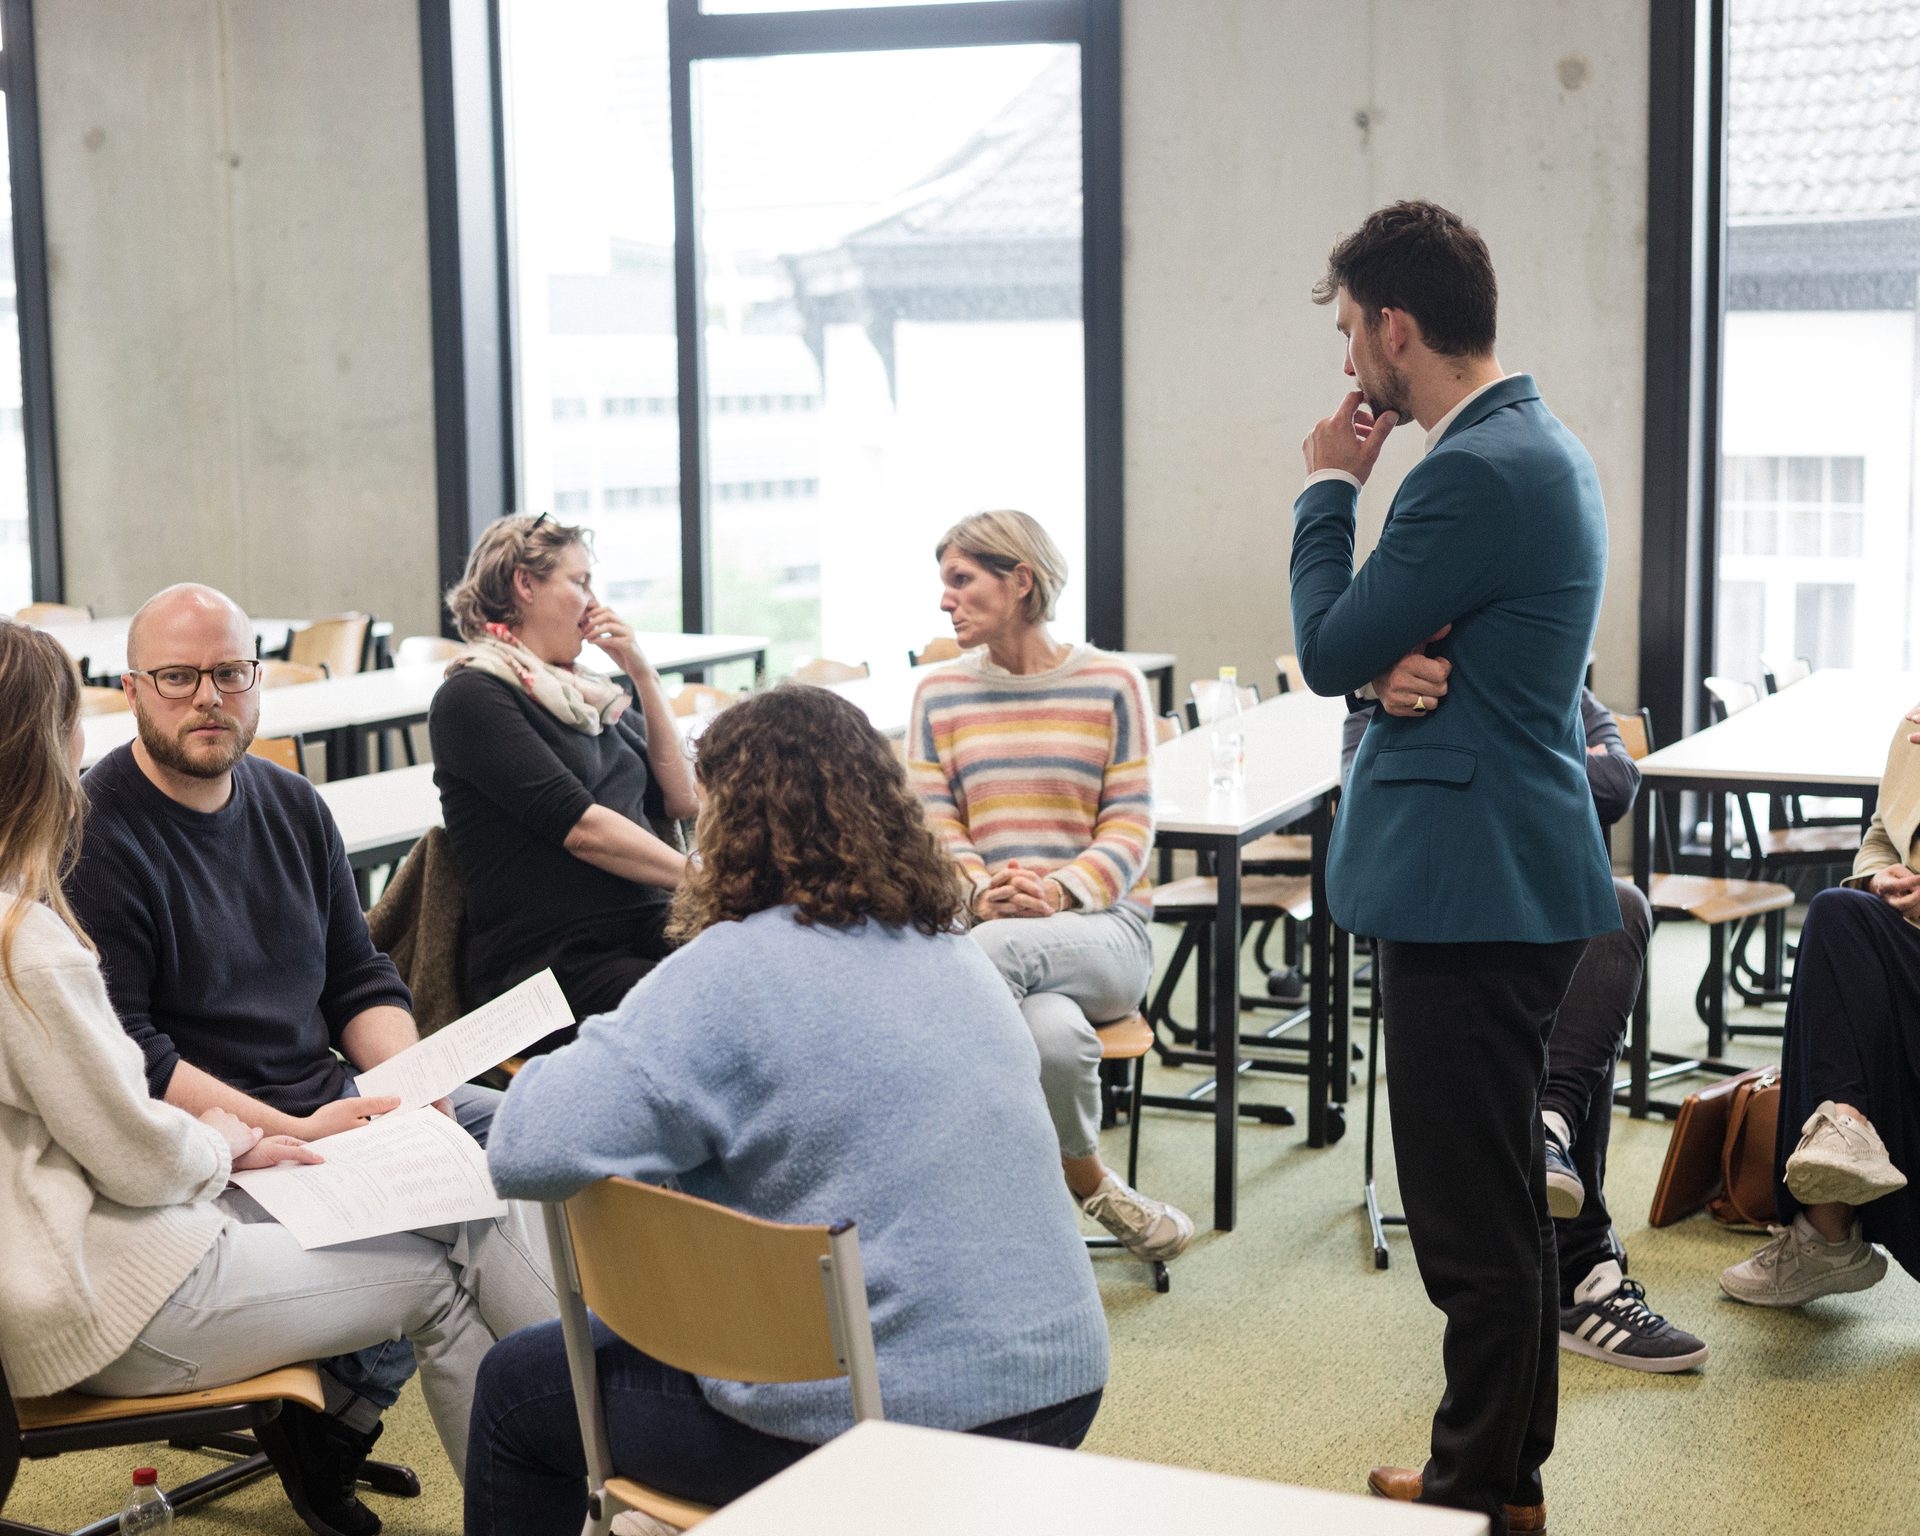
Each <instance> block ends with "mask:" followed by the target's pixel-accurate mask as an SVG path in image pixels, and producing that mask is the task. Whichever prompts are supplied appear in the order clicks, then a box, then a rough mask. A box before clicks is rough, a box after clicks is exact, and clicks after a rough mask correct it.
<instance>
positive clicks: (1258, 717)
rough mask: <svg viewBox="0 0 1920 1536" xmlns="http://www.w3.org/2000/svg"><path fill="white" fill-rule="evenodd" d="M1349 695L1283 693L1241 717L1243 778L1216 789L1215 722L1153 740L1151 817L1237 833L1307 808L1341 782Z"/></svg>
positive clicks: (1171, 826) (1163, 824)
mask: <svg viewBox="0 0 1920 1536" xmlns="http://www.w3.org/2000/svg"><path fill="white" fill-rule="evenodd" d="M1346 718H1347V706H1346V701H1345V700H1343V699H1323V698H1320V697H1319V696H1318V695H1316V694H1311V693H1283V694H1280V695H1279V696H1278V697H1276V698H1271V699H1266V700H1263V701H1262V702H1261V703H1259V704H1256V705H1254V707H1253V708H1252V709H1250V710H1248V711H1247V712H1246V713H1245V714H1243V715H1241V716H1240V717H1239V719H1240V730H1241V732H1242V733H1243V734H1244V735H1245V737H1246V761H1247V766H1246V785H1245V787H1244V788H1241V789H1233V790H1224V789H1215V788H1214V787H1213V786H1212V784H1211V783H1210V782H1209V781H1210V778H1211V775H1212V768H1213V763H1212V747H1213V744H1212V741H1211V740H1210V737H1211V735H1212V731H1211V728H1210V727H1208V726H1204V725H1203V726H1201V727H1200V729H1199V730H1197V731H1188V732H1187V733H1186V734H1184V735H1181V736H1176V737H1175V738H1174V739H1173V740H1172V741H1169V742H1164V743H1162V744H1161V745H1160V746H1158V747H1156V748H1154V753H1153V823H1154V827H1155V828H1156V830H1157V831H1159V832H1163V833H1164V832H1180V833H1189V834H1199V835H1207V834H1211V835H1215V836H1221V835H1227V834H1232V835H1235V836H1238V835H1240V834H1242V833H1244V832H1246V831H1247V830H1248V829H1249V828H1251V827H1258V826H1262V825H1265V824H1267V823H1269V822H1271V821H1273V819H1274V818H1275V817H1277V816H1284V815H1286V814H1287V813H1289V812H1291V811H1297V810H1301V809H1304V808H1305V807H1306V806H1307V805H1309V804H1311V803H1312V801H1313V800H1315V799H1316V798H1317V797H1318V796H1320V795H1323V794H1325V793H1326V792H1327V791H1328V790H1329V789H1332V788H1333V787H1334V786H1335V785H1336V784H1338V783H1339V782H1340V727H1341V722H1343V721H1344V720H1345V719H1346Z"/></svg>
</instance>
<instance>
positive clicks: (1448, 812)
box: [1293, 202, 1620, 1536]
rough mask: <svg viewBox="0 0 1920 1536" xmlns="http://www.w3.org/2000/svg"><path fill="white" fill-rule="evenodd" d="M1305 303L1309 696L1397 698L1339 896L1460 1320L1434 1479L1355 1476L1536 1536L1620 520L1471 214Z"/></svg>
mask: <svg viewBox="0 0 1920 1536" xmlns="http://www.w3.org/2000/svg"><path fill="white" fill-rule="evenodd" d="M1314 298H1315V300H1316V301H1317V302H1319V303H1323V304H1324V303H1328V302H1331V303H1333V305H1334V306H1335V311H1334V314H1335V322H1336V324H1337V326H1338V328H1339V331H1340V334H1341V335H1342V336H1343V337H1345V338H1346V346H1347V363H1346V371H1347V373H1348V374H1349V375H1350V376H1351V377H1352V378H1353V380H1354V381H1355V384H1356V385H1357V388H1356V389H1355V390H1354V391H1353V392H1352V393H1351V394H1349V395H1348V396H1347V397H1346V399H1344V400H1343V401H1342V402H1341V403H1340V405H1339V406H1338V407H1336V408H1335V410H1334V412H1333V414H1332V415H1331V416H1329V417H1328V418H1327V419H1326V420H1324V421H1322V422H1320V423H1319V424H1318V425H1317V426H1315V427H1314V429H1313V431H1312V432H1311V433H1309V434H1308V436H1307V439H1306V442H1305V443H1304V445H1303V448H1304V452H1305V455H1306V461H1307V471H1308V478H1307V485H1306V489H1305V490H1303V491H1302V492H1301V493H1300V497H1299V499H1298V500H1297V501H1296V502H1295V503H1294V535H1293V624H1294V639H1295V648H1296V649H1297V651H1298V652H1299V656H1300V664H1301V667H1302V669H1303V671H1304V672H1305V674H1306V679H1307V683H1308V686H1309V687H1311V688H1312V689H1313V690H1314V692H1316V693H1322V694H1338V693H1346V694H1355V693H1360V692H1362V691H1367V692H1369V693H1370V695H1371V696H1374V697H1377V698H1378V699H1379V703H1380V711H1379V713H1378V715H1377V716H1376V718H1375V719H1374V721H1373V723H1372V724H1371V725H1370V726H1369V727H1368V728H1367V733H1366V736H1365V737H1364V738H1363V739H1362V741H1361V744H1360V751H1359V755H1358V756H1357V757H1356V758H1355V760H1354V765H1353V776H1352V781H1351V785H1350V788H1349V790H1348V793H1347V797H1346V800H1345V803H1344V804H1343V805H1342V806H1341V808H1340V815H1339V817H1338V818H1337V821H1336V823H1335V826H1334V831H1333V844H1332V850H1331V863H1330V866H1329V870H1328V879H1327V893H1328V899H1329V903H1330V905H1331V907H1332V909H1333V916H1334V918H1335V920H1336V921H1338V922H1339V923H1340V925H1341V926H1342V927H1343V928H1345V929H1347V930H1348V931H1349V932H1352V933H1361V934H1366V935H1368V936H1370V937H1372V938H1374V939H1376V940H1378V941H1379V945H1380V948H1379V960H1380V968H1379V975H1380V981H1381V1002H1382V1006H1383V1008H1384V1010H1385V1015H1386V1045H1387V1061H1388V1064H1389V1068H1390V1071H1391V1082H1392V1103H1393V1140H1394V1152H1395V1160H1396V1164H1397V1166H1398V1169H1399V1176H1400V1187H1401V1193H1402V1195H1403V1197H1404V1199H1405V1202H1406V1209H1407V1227H1408V1231H1409V1233H1410V1234H1411V1236H1412V1239H1413V1250H1414V1258H1415V1260H1416V1262H1417V1263H1418V1264H1419V1266H1420V1276H1421V1279H1422V1281H1423V1282H1424V1283H1425V1285H1426V1288H1427V1295H1428V1297H1429V1298H1430V1299H1431V1300H1432V1301H1433V1303H1434V1305H1435V1306H1437V1307H1439V1308H1440V1309H1441V1311H1442V1312H1444V1313H1445V1314H1446V1319H1447V1326H1446V1338H1445V1344H1444V1346H1443V1353H1444V1357H1445V1364H1446V1373H1447V1390H1446V1393H1445V1395H1444V1396H1443V1397H1442V1398H1441V1401H1440V1406H1439V1409H1438V1410H1437V1411H1436V1413H1435V1415H1434V1420H1433V1438H1432V1446H1431V1452H1430V1456H1429V1459H1428V1461H1427V1464H1426V1467H1425V1469H1424V1471H1421V1472H1414V1471H1408V1470H1403V1469H1399V1468H1393V1467H1381V1468H1376V1469H1375V1471H1374V1472H1373V1473H1372V1475H1371V1476H1370V1477H1369V1479H1368V1482H1369V1484H1370V1486H1371V1487H1372V1488H1373V1490H1374V1491H1375V1492H1376V1493H1379V1494H1382V1495H1384V1496H1386V1497H1388V1498H1403V1499H1408V1498H1419V1499H1422V1500H1425V1501H1426V1502H1429V1503H1436V1504H1448V1505H1454V1506H1457V1507H1460V1508H1465V1509H1477V1510H1481V1511H1483V1512H1485V1513H1486V1514H1487V1515H1489V1516H1490V1517H1491V1519H1492V1521H1493V1528H1494V1531H1495V1536H1500V1533H1502V1532H1505V1531H1509V1530H1511V1531H1539V1530H1543V1529H1544V1528H1545V1524H1546V1503H1545V1494H1544V1492H1543V1490H1542V1486H1541V1480H1540V1469H1541V1465H1542V1463H1544V1462H1545V1461H1546V1459H1547V1456H1548V1455H1549V1453H1550V1452H1551V1451H1552V1449H1553V1429H1554V1416H1555V1409H1556V1399H1557V1394H1558V1388H1559V1376H1558V1358H1559V1357H1558V1340H1559V1326H1560V1304H1559V1286H1558V1280H1557V1271H1556V1266H1555V1262H1554V1248H1553V1223H1552V1219H1551V1217H1550V1216H1549V1214H1548V1211H1547V1192H1546V1168H1545V1149H1544V1143H1543V1140H1542V1128H1541V1121H1540V1103H1539V1092H1540V1084H1541V1080H1542V1077H1543V1076H1544V1073H1545V1063H1546V1042H1547V1037H1548V1035H1549V1033H1550V1032H1551V1031H1552V1028H1553V1021H1554V1015H1555V1013H1556V1012H1557V1011H1558V1009H1559V1006H1560V1000H1561V998H1562V997H1563V996H1564V995H1565V993H1566V989H1567V982H1568V980H1569V978H1570V977H1571V976H1572V974H1573V970H1574V967H1575V965H1576V964H1577V963H1578V962H1579V959H1580V955H1581V952H1582V951H1583V950H1584V949H1585V947H1586V942H1587V940H1588V939H1589V938H1590V937H1592V936H1593V935H1595V934H1598V933H1604V932H1608V931H1611V930H1613V929H1616V928H1618V927H1619V926H1620V909H1619V905H1618V903H1617V902H1616V900H1615V898H1614V893H1613V881H1612V874H1611V870H1610V868H1609V865H1608V860H1607V853H1606V847H1605V844H1604V842H1603V840H1602V837H1601V833H1600V822H1599V818H1598V816H1597V815H1596V814H1595V811H1594V808H1593V797H1592V796H1591V794H1590V793H1589V792H1588V789H1587V780H1586V772H1585V766H1584V761H1583V758H1584V752H1585V736H1584V734H1583V731H1582V728H1581V718H1580V686H1581V679H1582V675H1583V673H1584V671H1585V668H1586V659H1587V651H1588V647H1589V645H1590V644H1591V642H1592V639H1593V629H1594V622H1595V620H1596V618H1597V617H1598V614H1599V611H1600V593H1601V585H1602V582H1603V580H1604V578H1605V574H1606V556H1607V525H1606V511H1605V508H1604V507H1603V506H1602V504H1601V499H1600V483H1599V479H1598V476H1597V475H1596V474H1595V472H1594V467H1593V460H1592V459H1591V458H1590V457H1589V456H1588V454H1587V451H1586V450H1585V449H1584V448H1583V447H1581V445H1580V443H1579V441H1578V440H1577V439H1576V438H1575V437H1574V436H1573V434H1572V433H1570V432H1569V431H1568V430H1567V429H1566V428H1565V427H1564V426H1562V425H1561V424H1560V422H1559V421H1557V420H1556V419H1555V418H1554V416H1553V414H1552V413H1551V412H1549V411H1548V410H1547V408H1546V406H1545V405H1543V404H1542V403H1541V400H1540V393H1539V391H1538V390H1537V389H1536V388H1535V387H1534V383H1533V380H1532V379H1530V378H1528V377H1527V376H1526V375H1524V374H1515V375H1512V376H1508V375H1507V374H1505V373H1504V372H1503V371H1502V369H1501V367H1500V363H1499V360H1498V359H1497V358H1496V357H1495V356H1494V350H1493V346H1494V316H1495V308H1496V287H1495V283H1494V276H1493V263H1492V261H1491V259H1490V257H1489V256H1488V254H1487V247H1486V244H1485V242H1484V241H1483V240H1481V238H1480V236H1479V235H1478V234H1477V233H1476V232H1475V231H1474V230H1472V229H1470V228H1469V227H1468V226H1467V225H1465V224H1464V223H1462V221H1461V220H1460V218H1459V217H1458V216H1457V215H1455V214H1453V213H1450V212H1448V211H1447V210H1446V209H1444V208H1440V207H1438V206H1436V205H1434V204H1432V203H1424V202H1413V203H1396V204H1394V205H1393V206H1392V207H1389V208H1383V209H1381V210H1380V211H1379V212H1378V213H1375V214H1374V215H1372V216H1371V217H1370V218H1369V219H1368V220H1367V221H1366V223H1364V224H1363V225H1362V226H1361V227H1360V229H1359V230H1358V231H1356V232H1355V233H1354V234H1352V235H1349V236H1348V237H1347V238H1346V239H1344V240H1342V241H1341V242H1340V243H1339V244H1338V245H1337V246H1335V247H1334V250H1333V253H1332V255H1331V256H1330V258H1329V260H1328V267H1327V273H1326V276H1325V277H1324V278H1322V279H1321V281H1320V283H1319V285H1318V286H1317V287H1316V288H1315V290H1314ZM1409 420H1411V421H1417V422H1418V423H1419V424H1420V426H1421V427H1422V428H1423V429H1425V431H1426V433H1427V441H1426V453H1425V456H1424V457H1423V458H1422V459H1421V460H1420V462H1419V463H1418V464H1417V465H1415V466H1414V468H1413V469H1412V470H1411V471H1410V472H1409V473H1408V475H1407V477H1406V479H1405V480H1404V481H1403V482H1402V484H1401V487H1400V490H1399V493H1398V494H1397V495H1396V496H1395V497H1394V499H1393V506H1392V509H1391V510H1390V511H1389V513H1388V515H1387V523H1386V527H1385V529H1384V530H1383V531H1382V533H1381V536H1380V542H1379V544H1378V546H1377V547H1376V548H1375V549H1374V551H1373V553H1372V554H1371V555H1370V556H1369V557H1368V558H1367V561H1366V563H1365V564H1364V565H1363V566H1361V568H1360V569H1359V571H1357V572H1356V571H1355V570H1354V568H1353V541H1354V512H1355V505H1356V502H1357V501H1358V498H1359V491H1360V487H1361V486H1362V485H1363V484H1364V483H1365V481H1366V478H1367V475H1368V473H1369V472H1370V471H1371V470H1372V468H1373V465H1374V462H1375V461H1376V460H1377V459H1378V458H1379V456H1380V450H1381V447H1382V446H1383V444H1384V443H1385V442H1386V440H1387V437H1388V435H1389V434H1390V433H1391V432H1392V431H1393V430H1394V428H1395V427H1396V426H1398V425H1400V424H1402V423H1404V422H1407V421H1409ZM1443 663H1444V664H1443Z"/></svg>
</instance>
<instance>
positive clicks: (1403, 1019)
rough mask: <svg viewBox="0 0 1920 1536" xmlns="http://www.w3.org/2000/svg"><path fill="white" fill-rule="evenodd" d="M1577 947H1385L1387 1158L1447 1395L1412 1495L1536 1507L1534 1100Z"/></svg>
mask: <svg viewBox="0 0 1920 1536" xmlns="http://www.w3.org/2000/svg"><path fill="white" fill-rule="evenodd" d="M1586 944H1587V941H1586V940H1584V939H1576V940H1573V941H1571V942H1568V943H1562V944H1409V943H1406V942H1403V941H1399V940H1387V941H1383V942H1382V943H1381V944H1380V947H1379V955H1380V972H1379V975H1380V980H1381V985H1382V993H1381V1002H1382V1004H1383V1007H1384V1009H1385V1013H1386V1049H1387V1061H1388V1063H1389V1070H1390V1073H1391V1084H1392V1101H1393V1151H1394V1159H1395V1166H1396V1168H1397V1169H1398V1172H1399V1178H1400V1191H1401V1194H1402V1195H1403V1197H1404V1198H1405V1202H1406V1213H1407V1232H1408V1234H1409V1235H1410V1236H1411V1237H1412V1239H1413V1256H1414V1262H1415V1263H1416V1264H1418V1265H1419V1268H1420V1279H1421V1282H1422V1284H1424V1285H1425V1286H1426V1290H1427V1297H1428V1299H1429V1300H1430V1301H1432V1303H1433V1304H1434V1305H1435V1306H1436V1307H1438V1308H1439V1309H1440V1310H1441V1311H1442V1312H1443V1313H1445V1314H1446V1319H1447V1326H1446V1335H1445V1341H1444V1343H1443V1344H1442V1347H1441V1349H1442V1358H1443V1360H1444V1362H1445V1366H1446V1373H1447V1389H1446V1392H1445V1394H1444V1395H1443V1396H1442V1397H1441V1399H1440V1406H1439V1408H1438V1409H1437V1410H1436V1411H1435V1413H1434V1416H1433V1439H1432V1449H1431V1455H1430V1456H1429V1458H1428V1461H1427V1464H1426V1469H1425V1475H1424V1483H1423V1486H1422V1488H1421V1494H1420V1496H1421V1498H1422V1500H1423V1501H1425V1502H1426V1503H1430V1504H1447V1505H1452V1506H1454V1507H1456V1508H1460V1509H1473V1510H1479V1511H1481V1512H1482V1513H1484V1514H1486V1515H1487V1516H1489V1518H1490V1519H1491V1520H1492V1522H1493V1530H1494V1536H1504V1533H1505V1531H1506V1514H1505V1509H1504V1506H1505V1505H1507V1504H1538V1503H1539V1502H1541V1499H1542V1498H1543V1497H1544V1495H1543V1493H1542V1491H1541V1483H1540V1468H1541V1465H1542V1464H1543V1463H1544V1462H1545V1461H1546V1459H1547V1457H1548V1456H1549V1455H1550V1454H1551V1453H1552V1450H1553V1431H1554V1416H1555V1410H1556V1407H1557V1395H1558V1391H1559V1380H1560V1378H1559V1345H1560V1300H1559V1290H1560V1286H1559V1273H1558V1269H1557V1267H1556V1264H1555V1260H1554V1241H1553V1218H1552V1217H1551V1216H1549V1215H1548V1214H1547V1170H1546V1152H1545V1145H1546V1144H1545V1140H1544V1137H1543V1133H1542V1129H1541V1125H1540V1089H1541V1084H1542V1081H1543V1080H1544V1078H1545V1076H1546V1064H1547V1039H1548V1037H1549V1036H1550V1035H1551V1034H1552V1032H1553V1022H1554V1015H1555V1013H1556V1012H1557V1011H1558V1010H1559V1007H1560V1000H1561V999H1562V998H1563V997H1564V996H1565V995H1566V992H1567V983H1568V982H1569V980H1571V978H1572V976H1573V973H1574V969H1575V967H1576V966H1577V965H1578V964H1579V961H1580V956H1581V952H1582V951H1583V950H1584V949H1585V948H1586Z"/></svg>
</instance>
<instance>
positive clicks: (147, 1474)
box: [133, 1467, 160, 1488]
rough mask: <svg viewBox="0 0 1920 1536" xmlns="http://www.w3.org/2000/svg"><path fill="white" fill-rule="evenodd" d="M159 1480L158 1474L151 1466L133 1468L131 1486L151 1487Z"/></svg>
mask: <svg viewBox="0 0 1920 1536" xmlns="http://www.w3.org/2000/svg"><path fill="white" fill-rule="evenodd" d="M159 1481H160V1474H159V1473H158V1472H156V1471H155V1470H154V1469H153V1468H152V1467H135V1468H134V1469H133V1486H134V1487H136V1488H151V1487H152V1486H153V1485H154V1484H155V1483H157V1482H159Z"/></svg>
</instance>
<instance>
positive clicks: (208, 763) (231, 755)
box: [133, 706, 254, 779]
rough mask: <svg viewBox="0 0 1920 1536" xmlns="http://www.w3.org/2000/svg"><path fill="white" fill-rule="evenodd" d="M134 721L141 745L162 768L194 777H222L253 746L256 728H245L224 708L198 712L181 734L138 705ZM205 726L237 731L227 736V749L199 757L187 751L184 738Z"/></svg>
mask: <svg viewBox="0 0 1920 1536" xmlns="http://www.w3.org/2000/svg"><path fill="white" fill-rule="evenodd" d="M133 720H134V725H135V727H136V728H137V729H138V730H139V732H140V744H141V745H142V746H144V747H145V748H146V749H147V756H149V757H151V758H152V759H153V760H154V761H155V762H156V763H158V764H160V766H161V767H163V768H170V769H172V770H173V771H174V772H175V773H182V774H185V775H186V776H187V777H188V778H191V779H217V778H219V777H220V776H221V775H222V774H225V773H227V772H228V771H230V770H231V769H232V767H233V765H234V764H235V763H237V762H239V761H240V759H241V758H243V757H245V756H246V754H247V748H248V747H250V746H252V745H253V734H254V733H253V731H252V730H248V729H246V728H244V727H242V725H241V724H240V722H239V721H238V720H237V719H235V718H234V717H233V716H232V715H230V714H228V713H227V712H226V711H225V710H223V709H218V708H216V709H214V710H212V711H211V712H205V711H197V712H196V713H195V715H194V717H193V719H191V720H190V721H188V722H187V723H186V724H185V725H183V726H182V727H181V728H180V735H177V736H169V735H167V733H166V732H165V731H163V730H162V729H161V728H160V727H159V725H157V724H156V723H155V722H154V721H153V719H152V718H151V717H150V716H149V715H148V714H147V712H146V711H145V710H144V709H140V708H138V707H137V706H136V707H135V709H134V711H133ZM202 725H224V726H227V727H229V728H230V729H231V731H232V733H233V734H232V735H230V736H228V737H227V738H226V746H225V749H224V750H223V751H221V752H219V753H217V754H215V755H213V756H196V755H195V754H193V753H191V752H189V751H188V750H187V746H186V743H185V742H184V741H183V740H182V739H181V737H182V736H184V735H185V733H186V732H188V731H191V730H194V729H196V728H198V727H199V726H202Z"/></svg>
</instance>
